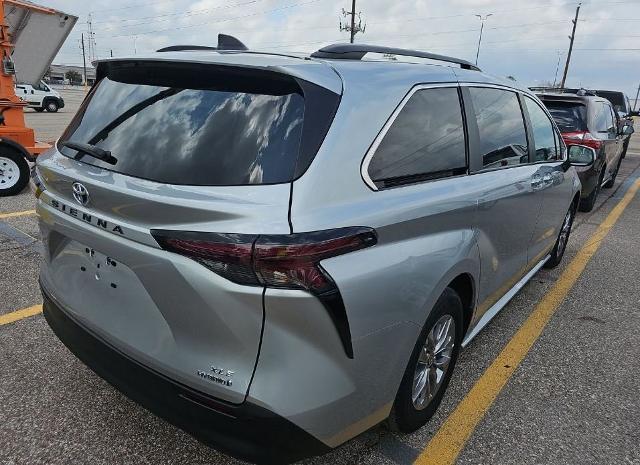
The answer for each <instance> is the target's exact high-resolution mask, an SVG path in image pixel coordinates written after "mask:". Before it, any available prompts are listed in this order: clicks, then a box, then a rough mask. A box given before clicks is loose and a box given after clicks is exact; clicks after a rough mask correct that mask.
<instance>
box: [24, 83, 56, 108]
mask: <svg viewBox="0 0 640 465" xmlns="http://www.w3.org/2000/svg"><path fill="white" fill-rule="evenodd" d="M16 95H17V96H18V97H20V99H21V100H24V101H25V102H27V103H28V104H29V108H33V109H34V110H36V111H38V112H40V111H44V110H47V111H49V112H52V113H55V112H56V111H58V110H59V109H60V108H64V100H63V98H62V97H61V96H60V94H59V93H58V92H56V91H55V90H53V89H51V88H50V87H49V86H48V85H47V84H45V83H44V82H43V81H40V82H39V83H38V84H36V85H35V86H32V85H31V84H16Z"/></svg>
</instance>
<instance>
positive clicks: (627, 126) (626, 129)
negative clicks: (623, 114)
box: [622, 124, 635, 136]
mask: <svg viewBox="0 0 640 465" xmlns="http://www.w3.org/2000/svg"><path fill="white" fill-rule="evenodd" d="M634 132H635V130H634V129H633V126H632V125H631V124H625V125H624V126H623V127H622V135H623V136H630V135H631V134H633V133H634Z"/></svg>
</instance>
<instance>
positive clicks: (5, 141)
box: [0, 138, 34, 162]
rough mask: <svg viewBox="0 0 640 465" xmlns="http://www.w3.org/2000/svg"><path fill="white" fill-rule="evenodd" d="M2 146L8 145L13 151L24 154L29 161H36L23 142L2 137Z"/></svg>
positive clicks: (0, 142) (0, 141) (0, 145)
mask: <svg viewBox="0 0 640 465" xmlns="http://www.w3.org/2000/svg"><path fill="white" fill-rule="evenodd" d="M2 147H8V148H10V149H11V150H13V151H15V152H18V153H19V154H20V155H22V156H23V157H24V158H26V159H27V160H28V161H31V162H33V161H34V157H33V155H31V154H30V153H29V151H28V150H27V149H26V148H24V147H23V146H22V145H21V144H19V143H17V142H16V141H14V140H11V139H6V138H0V148H2Z"/></svg>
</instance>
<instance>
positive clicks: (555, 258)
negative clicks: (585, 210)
mask: <svg viewBox="0 0 640 465" xmlns="http://www.w3.org/2000/svg"><path fill="white" fill-rule="evenodd" d="M575 217H576V207H575V205H573V204H572V205H571V206H570V207H569V211H568V212H567V214H566V215H565V217H564V220H563V221H562V226H560V233H559V234H558V238H557V239H556V244H555V245H554V246H553V250H551V257H549V260H547V261H546V262H545V264H544V267H545V268H555V267H556V266H558V265H559V264H560V262H561V261H562V257H564V252H565V250H567V242H569V236H570V235H571V227H572V226H573V220H574V219H575Z"/></svg>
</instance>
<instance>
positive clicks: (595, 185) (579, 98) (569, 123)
mask: <svg viewBox="0 0 640 465" xmlns="http://www.w3.org/2000/svg"><path fill="white" fill-rule="evenodd" d="M538 97H539V98H540V100H542V102H543V103H544V104H545V105H546V107H547V108H548V109H549V112H550V113H551V115H552V116H553V118H554V119H555V121H556V123H557V125H558V127H559V128H560V131H561V132H562V138H563V139H564V141H565V143H566V144H567V145H569V144H580V145H585V146H588V147H591V148H593V149H594V150H595V151H596V160H595V162H594V163H593V164H591V165H588V166H581V167H580V166H579V167H576V169H577V171H578V175H579V176H580V181H581V182H582V194H581V195H582V197H581V200H580V210H582V211H591V210H592V209H593V206H594V205H595V202H596V199H597V197H598V193H599V192H600V188H601V187H605V188H609V187H612V186H613V184H614V182H615V180H616V176H617V175H618V170H619V169H620V163H621V161H622V150H623V145H624V137H626V135H627V133H628V132H629V131H630V130H631V129H630V128H629V127H628V126H623V127H620V126H619V124H618V118H617V116H616V112H615V110H614V108H613V105H612V104H611V102H609V100H607V99H606V98H604V97H598V96H596V95H593V94H589V93H587V92H584V91H583V92H578V93H576V94H573V93H539V94H538Z"/></svg>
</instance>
